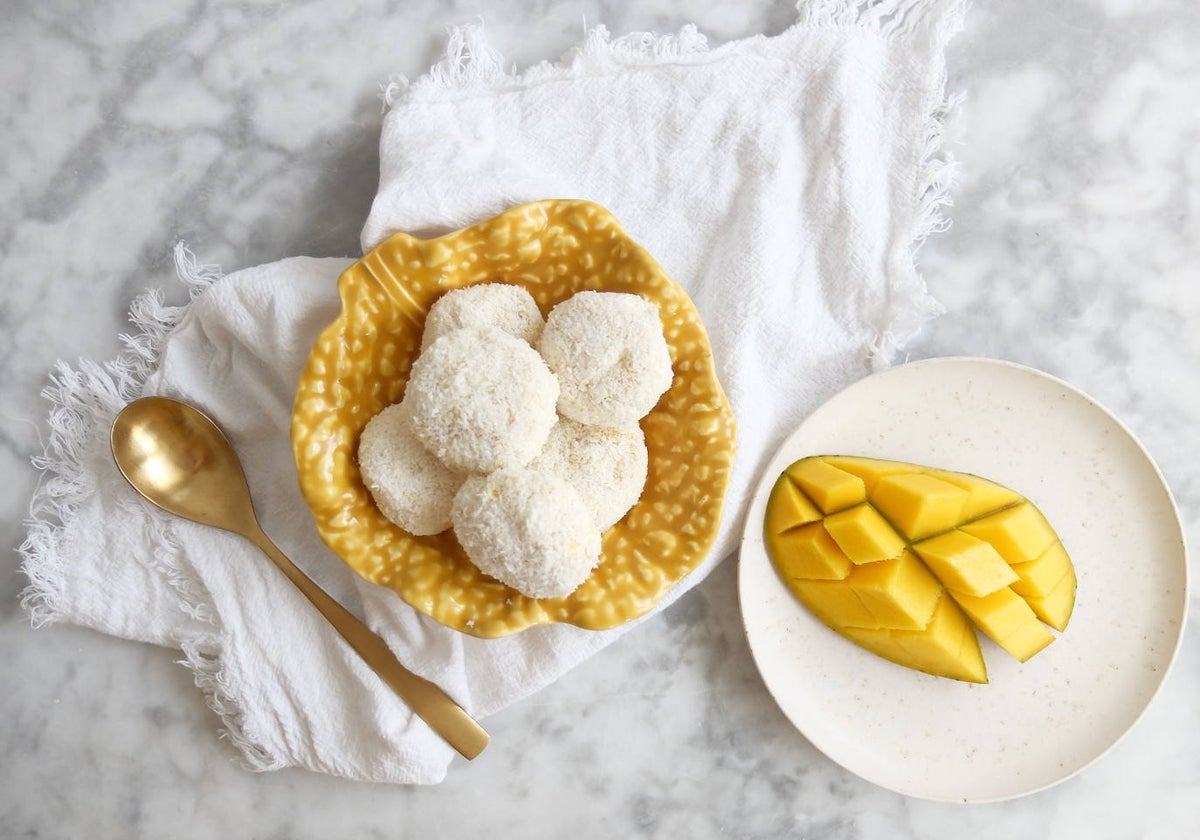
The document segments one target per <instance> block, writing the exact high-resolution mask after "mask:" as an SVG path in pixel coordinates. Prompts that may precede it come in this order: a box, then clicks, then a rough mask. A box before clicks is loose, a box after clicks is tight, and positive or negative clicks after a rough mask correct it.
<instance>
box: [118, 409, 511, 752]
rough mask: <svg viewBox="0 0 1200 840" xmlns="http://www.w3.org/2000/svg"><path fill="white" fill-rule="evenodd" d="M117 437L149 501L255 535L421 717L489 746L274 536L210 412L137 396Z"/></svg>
mask: <svg viewBox="0 0 1200 840" xmlns="http://www.w3.org/2000/svg"><path fill="white" fill-rule="evenodd" d="M110 440H111V445H112V453H113V459H114V460H115V461H116V462H117V469H119V470H120V471H121V475H123V476H125V480H126V481H128V482H129V483H130V485H132V486H133V489H134V490H136V491H137V492H138V493H140V494H141V495H142V496H143V497H144V498H145V499H146V500H147V501H149V502H150V503H152V504H154V505H157V506H158V507H160V508H162V509H163V510H165V511H167V512H168V513H173V514H175V515H176V516H181V517H183V518H184V519H190V520H192V521H193V522H199V523H200V524H202V525H211V526H212V527H214V528H222V529H224V530H226V531H232V532H233V533H235V534H240V535H241V536H243V537H245V538H246V539H248V540H250V541H251V542H253V543H254V544H255V545H257V546H258V547H259V548H260V549H262V550H263V552H264V553H265V554H266V555H267V556H268V557H270V558H271V560H272V561H274V563H275V565H276V566H277V567H278V568H279V570H280V571H281V572H283V573H284V575H286V576H287V578H288V579H289V580H290V581H291V582H292V583H293V584H295V585H296V587H297V588H298V589H299V590H300V591H301V592H302V593H304V595H305V597H307V598H308V600H309V601H310V602H311V603H312V604H313V606H314V607H316V608H317V609H318V610H319V611H320V612H321V614H322V615H323V616H324V617H325V618H326V619H327V620H328V621H329V623H330V624H332V625H333V627H334V629H335V630H337V631H338V633H340V634H341V636H342V638H343V639H345V640H346V642H347V643H348V644H349V645H350V647H352V648H353V649H354V650H355V652H357V653H358V655H359V656H361V657H362V658H363V660H364V661H365V662H366V663H367V664H368V665H370V666H371V668H372V670H374V671H375V673H376V674H377V675H378V676H379V678H380V679H382V680H383V681H384V683H386V684H387V685H388V686H389V687H390V688H391V689H392V690H393V691H394V692H395V693H396V694H397V695H398V696H399V697H400V699H401V700H403V701H404V702H405V703H406V704H408V706H409V708H411V709H412V710H413V712H414V713H415V714H416V715H417V716H418V717H420V718H421V719H422V720H424V721H425V722H426V723H428V724H429V726H430V727H431V728H432V729H433V730H434V731H435V732H437V733H438V734H439V735H440V736H442V738H444V739H445V740H446V742H447V743H449V744H450V746H452V747H454V749H456V750H458V752H459V753H460V754H461V755H463V756H464V757H466V758H468V759H471V758H474V757H475V756H477V755H479V753H480V752H482V751H483V748H484V747H485V746H487V743H488V734H487V732H485V731H484V730H483V728H482V727H481V726H480V725H479V724H478V723H476V722H475V721H474V720H473V719H472V718H471V717H470V715H468V714H467V713H466V712H465V711H464V710H463V709H462V708H461V707H460V706H459V705H458V704H457V703H455V702H454V700H452V699H451V698H450V697H449V696H448V695H446V693H445V692H443V691H442V690H441V689H440V688H438V687H437V686H436V685H434V684H433V683H431V682H429V681H428V680H426V679H424V678H423V677H419V676H417V675H416V674H414V673H412V672H411V671H409V670H408V669H407V668H405V667H404V666H403V665H401V664H400V662H399V660H397V659H396V657H395V655H394V654H393V653H392V652H391V650H390V649H389V648H388V646H387V644H386V643H385V642H384V641H383V639H381V638H380V637H379V636H377V635H375V633H373V632H371V630H370V628H368V627H367V626H366V625H365V624H363V623H362V622H361V621H359V620H358V618H357V617H356V616H355V615H354V614H353V613H351V612H350V611H349V610H347V609H346V608H345V607H343V606H342V605H341V604H339V603H338V602H337V601H335V600H334V599H333V598H332V597H331V596H330V595H329V593H327V592H326V591H325V590H323V589H321V587H319V586H317V584H316V583H314V582H313V580H312V579H311V578H309V577H308V575H306V574H304V572H303V571H301V570H300V568H299V567H298V566H296V564H294V563H293V562H292V561H291V560H289V559H288V558H287V556H285V555H284V553H283V552H282V551H280V550H279V548H278V547H277V546H276V545H275V544H274V543H273V542H271V540H270V538H269V537H267V535H266V533H264V532H263V529H262V526H260V525H259V524H258V519H257V517H256V516H255V515H254V504H253V501H252V500H251V497H250V488H249V485H247V483H246V474H245V472H244V471H243V469H242V464H241V461H240V460H239V459H238V456H237V453H236V452H235V451H234V449H233V446H232V445H231V444H230V442H229V440H228V439H227V438H226V437H225V435H224V434H222V432H221V430H220V429H219V428H218V427H217V424H216V423H214V422H213V421H212V420H210V419H209V418H208V417H207V416H206V415H205V414H204V413H203V412H201V411H200V410H198V409H196V408H194V407H192V406H190V405H188V404H187V403H182V402H179V401H178V400H172V399H169V398H167V397H146V398H144V399H140V400H136V401H134V402H132V403H130V404H129V405H127V406H126V407H125V408H124V409H122V410H121V412H120V413H119V414H118V415H117V417H116V419H115V420H114V421H113V426H112V435H111V439H110Z"/></svg>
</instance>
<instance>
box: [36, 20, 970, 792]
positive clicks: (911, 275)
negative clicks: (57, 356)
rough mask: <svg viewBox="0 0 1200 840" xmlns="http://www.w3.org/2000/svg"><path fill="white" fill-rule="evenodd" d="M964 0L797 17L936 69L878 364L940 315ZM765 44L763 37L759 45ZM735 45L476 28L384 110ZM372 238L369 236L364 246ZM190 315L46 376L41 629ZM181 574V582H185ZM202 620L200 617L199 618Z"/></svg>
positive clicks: (200, 646)
mask: <svg viewBox="0 0 1200 840" xmlns="http://www.w3.org/2000/svg"><path fill="white" fill-rule="evenodd" d="M966 5H967V4H966V0H883V2H875V3H870V2H867V0H813V2H808V3H805V2H800V3H798V4H797V8H798V11H799V13H800V14H799V18H798V21H797V23H796V24H794V27H793V28H795V27H800V28H804V27H858V26H868V27H874V28H876V29H877V31H878V32H879V33H880V34H881V35H882V36H883V37H885V38H893V37H916V36H917V35H918V34H921V35H924V36H926V37H928V39H929V42H930V52H931V58H932V59H933V60H934V61H937V62H939V63H938V65H937V73H935V74H934V78H933V81H932V82H931V84H930V87H929V90H928V91H926V97H927V101H926V108H925V109H924V113H925V115H926V126H925V146H924V149H923V152H922V157H921V165H920V167H919V172H920V181H919V183H918V184H916V185H915V190H916V194H917V195H918V196H919V212H918V213H917V214H916V217H915V219H914V222H913V224H912V227H911V230H910V231H909V232H908V237H907V245H908V248H907V249H906V251H907V254H908V255H909V257H910V260H909V262H910V264H909V265H906V266H901V267H900V270H899V271H897V272H892V273H891V274H892V277H893V278H894V279H893V283H892V286H891V288H890V293H891V295H892V297H893V299H894V300H893V302H892V304H891V305H890V306H889V311H890V317H889V319H888V321H887V322H886V323H883V324H880V325H879V330H878V333H877V336H876V339H875V341H874V343H873V347H872V364H873V366H875V367H877V368H880V367H885V366H887V364H889V363H890V360H891V359H892V358H893V356H894V355H895V353H897V352H898V351H899V350H900V349H902V348H903V346H904V345H905V344H906V343H907V342H908V341H909V340H911V339H912V338H913V337H914V336H915V335H916V333H917V332H918V331H919V330H920V329H921V327H922V326H923V325H924V323H925V322H926V321H928V320H930V319H932V318H933V317H936V316H937V315H938V314H940V312H941V311H942V308H941V307H940V305H939V304H937V303H936V301H934V300H933V299H932V298H931V297H930V296H929V295H928V293H927V291H926V288H925V284H924V281H923V280H922V279H921V277H920V274H919V273H918V272H917V270H916V266H915V254H916V252H917V250H918V249H919V247H920V245H921V244H922V243H923V242H924V240H925V239H926V238H927V237H928V236H929V235H930V234H932V233H936V232H940V231H943V230H945V229H946V228H948V227H949V221H948V220H947V219H946V218H945V217H944V215H943V208H945V207H946V206H949V205H950V204H951V199H950V194H949V193H950V189H951V187H952V185H953V181H954V178H955V174H956V172H957V164H956V162H955V161H954V160H953V157H952V156H951V155H950V154H948V153H947V152H946V151H945V150H944V149H943V148H942V134H943V127H944V124H945V122H946V121H947V120H948V119H949V118H950V117H951V115H952V114H953V112H954V111H955V110H956V109H957V108H958V107H959V105H960V104H961V97H959V96H950V97H947V96H946V95H945V93H944V91H945V81H946V73H945V64H944V61H942V58H941V53H942V50H943V49H944V47H945V45H946V43H947V42H948V40H949V39H950V37H952V36H953V35H954V34H955V33H956V32H958V31H959V30H960V29H961V25H962V18H963V15H964V13H965V8H966ZM766 37H768V36H755V38H754V39H747V40H756V39H761V38H766ZM728 46H729V45H724V46H722V47H717V48H715V49H712V50H709V48H708V45H707V40H706V39H705V37H704V36H703V35H702V34H700V33H699V32H698V31H697V29H696V27H695V26H694V25H690V24H689V25H686V26H684V27H683V28H682V29H681V30H680V32H679V33H678V34H676V35H661V36H660V35H654V34H652V33H631V34H629V35H625V36H621V37H619V38H616V39H610V37H609V34H608V31H607V30H606V29H605V28H604V27H603V26H597V27H594V28H592V29H590V30H589V31H588V33H587V36H586V39H585V40H584V42H583V43H581V44H580V45H579V46H577V47H575V48H574V50H572V51H571V52H569V53H568V55H567V56H566V57H564V59H563V60H561V61H559V62H554V63H552V62H542V63H541V64H538V65H536V66H534V67H531V68H528V69H527V70H526V71H524V72H523V73H517V72H515V71H513V72H508V71H506V70H505V69H504V64H503V61H502V60H501V58H500V56H499V54H498V53H496V52H495V50H493V49H492V48H491V46H490V45H489V44H488V43H487V40H486V38H485V37H484V34H483V28H482V26H481V25H480V24H468V25H464V26H458V27H452V28H450V29H449V30H448V33H447V44H446V50H445V54H444V56H443V58H442V59H441V60H440V61H439V62H438V63H437V64H435V65H434V66H433V67H432V68H431V69H430V71H429V73H428V74H427V75H425V76H423V77H421V78H420V79H418V80H417V81H415V82H412V83H409V82H408V81H407V80H404V79H402V78H397V79H393V80H392V81H391V82H390V83H389V84H388V85H387V86H386V88H385V89H384V91H383V97H384V101H385V103H386V104H387V105H389V106H390V105H392V104H393V103H395V102H397V101H399V100H400V99H401V98H403V97H409V96H426V95H431V94H436V95H445V94H447V93H451V92H452V93H454V94H455V95H464V94H471V93H478V94H486V93H489V92H494V91H496V90H500V89H503V88H505V87H511V86H515V85H522V84H529V83H532V82H535V81H540V80H550V79H553V78H572V77H575V76H577V75H578V74H581V73H587V74H595V73H597V72H602V71H604V70H605V69H607V71H608V72H612V71H614V70H617V69H619V68H620V67H623V66H627V65H646V64H655V63H682V62H687V61H700V60H708V59H711V58H713V57H717V56H719V54H720V52H721V51H722V50H724V49H725V48H726V47H728ZM365 236H366V232H365V231H364V238H365ZM174 256H175V267H176V272H177V274H178V276H179V279H180V280H181V281H182V282H183V283H184V284H185V286H187V287H188V289H189V292H190V296H191V299H195V298H196V297H197V296H198V295H200V294H202V293H203V292H204V291H205V290H206V289H207V288H209V287H210V286H211V285H212V284H213V283H216V282H218V281H220V280H221V278H222V273H221V270H220V268H219V267H217V266H213V265H204V264H199V263H198V262H197V260H196V258H195V256H194V255H193V254H192V252H191V251H189V250H188V248H187V246H186V244H185V243H182V242H180V243H178V244H177V245H176V247H175V252H174ZM187 310H188V307H187V306H186V305H185V306H167V305H165V303H164V300H163V295H162V293H161V291H160V290H158V289H149V290H147V291H145V292H143V293H142V294H141V295H139V296H138V297H137V298H135V300H134V301H133V302H132V304H131V306H130V316H129V317H130V321H131V323H132V324H133V326H134V328H135V332H132V333H129V334H124V335H122V336H121V340H122V342H123V343H124V345H125V350H124V352H123V353H121V354H120V355H119V356H118V357H117V358H115V359H113V360H111V361H109V362H106V363H103V364H99V363H96V362H94V361H90V360H81V361H79V362H78V364H77V365H76V366H74V367H73V366H71V365H70V364H68V363H67V362H65V361H61V360H60V361H59V362H58V363H57V364H56V365H55V366H54V368H53V369H52V371H51V372H50V375H49V379H50V381H49V384H48V385H47V386H46V387H45V388H44V389H43V391H42V396H43V397H44V398H45V399H47V400H48V401H49V402H50V404H51V408H50V412H49V416H48V420H47V423H48V426H49V436H48V440H47V441H46V443H45V445H44V449H43V452H42V453H41V454H38V455H35V456H34V457H33V458H32V459H31V462H32V465H33V466H34V468H35V469H36V470H38V472H39V473H41V480H40V481H39V483H38V485H37V487H36V489H35V491H34V494H33V497H32V499H31V502H30V510H29V516H28V518H27V520H26V526H27V536H26V539H25V540H24V542H23V543H22V545H21V546H20V547H19V549H18V554H19V555H20V557H21V571H22V573H23V574H25V576H26V577H27V578H28V579H29V584H28V586H27V587H26V588H25V589H24V590H23V591H22V593H21V595H20V601H21V605H22V607H23V608H24V609H25V611H26V612H27V614H28V615H29V617H30V621H31V624H32V625H33V626H34V627H41V626H43V625H47V624H51V623H55V622H57V621H60V620H63V619H64V618H65V616H64V615H63V613H62V610H61V608H60V606H59V599H60V596H61V591H62V582H63V580H64V579H65V575H66V574H67V570H66V569H65V568H64V564H63V559H62V557H61V555H60V553H59V550H58V546H57V541H58V539H59V538H60V535H61V532H62V530H63V523H65V522H67V521H69V520H70V519H71V518H72V515H73V511H74V510H75V509H76V507H77V506H78V504H79V503H80V501H81V500H82V499H83V498H84V497H86V495H87V493H88V492H89V486H88V483H87V480H86V476H85V470H84V469H83V466H82V464H81V463H80V458H79V455H80V447H81V445H82V443H83V441H84V440H86V438H87V436H88V433H89V430H92V429H94V427H95V426H96V424H97V423H100V422H107V421H108V420H109V419H111V417H112V416H113V414H115V412H116V411H117V410H119V408H120V407H121V406H123V405H124V404H126V403H127V402H129V401H131V400H133V399H136V398H137V397H139V396H141V390H142V388H143V386H144V384H145V382H146V381H147V379H148V378H149V377H151V376H152V374H153V373H154V372H155V371H156V370H157V368H158V365H159V362H160V355H161V350H162V347H163V344H164V343H165V341H166V339H167V338H168V336H170V334H171V333H172V331H173V330H174V329H175V328H176V326H177V325H178V324H179V323H180V321H181V319H182V318H183V317H184V316H185V315H186V313H187ZM163 571H164V573H165V574H166V575H167V577H168V579H169V582H170V583H171V585H172V586H173V587H174V588H175V589H176V590H178V591H179V593H180V598H181V602H182V603H183V604H184V605H189V604H190V605H194V606H195V605H197V604H198V607H197V608H198V609H199V610H200V611H201V612H203V603H201V602H202V601H203V599H202V598H201V599H197V598H196V597H195V593H194V592H191V590H190V587H191V582H190V581H189V580H187V579H183V578H179V576H178V575H175V576H172V571H171V569H170V568H169V567H167V568H164V570H163ZM177 578H178V579H177ZM197 617H200V618H206V617H205V616H203V615H200V616H197ZM176 643H177V644H178V646H180V647H181V648H182V649H183V654H184V659H182V660H180V662H181V664H184V665H186V666H187V667H189V668H190V669H191V670H192V671H193V675H194V678H195V682H196V684H197V686H198V687H200V688H201V689H202V691H203V692H204V694H205V695H206V699H207V701H208V704H209V706H210V708H212V709H213V711H214V712H216V713H217V714H218V716H219V717H220V719H221V721H222V725H223V731H222V736H223V737H227V738H228V739H229V740H230V741H231V743H232V744H233V745H234V746H235V747H236V748H237V749H238V751H239V752H240V753H241V759H242V760H241V762H240V763H241V764H242V765H243V766H244V767H246V768H247V769H251V770H259V771H262V770H270V769H276V768H279V767H282V766H284V764H285V762H284V761H282V760H281V759H280V758H279V757H275V756H271V755H269V754H267V753H266V752H265V751H264V750H263V749H262V747H261V746H259V745H258V744H256V743H255V740H254V738H253V737H252V736H251V735H248V734H247V733H245V732H244V731H243V728H242V717H243V716H242V714H241V710H240V709H239V708H238V703H237V702H236V701H235V700H234V699H233V697H232V696H231V694H230V693H229V692H227V691H226V690H225V687H224V678H223V675H222V673H221V669H220V653H219V651H214V650H211V649H210V648H209V645H207V644H205V643H204V640H203V639H192V640H182V639H180V640H176Z"/></svg>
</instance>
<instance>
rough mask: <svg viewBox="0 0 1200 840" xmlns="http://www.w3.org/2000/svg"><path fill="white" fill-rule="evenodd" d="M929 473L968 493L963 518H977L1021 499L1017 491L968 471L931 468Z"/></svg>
mask: <svg viewBox="0 0 1200 840" xmlns="http://www.w3.org/2000/svg"><path fill="white" fill-rule="evenodd" d="M931 475H934V476H936V477H937V478H940V479H941V480H942V481H945V482H946V483H948V484H953V485H954V486H955V487H961V488H962V489H963V490H966V491H967V493H968V496H967V503H966V504H965V505H963V511H962V518H963V519H977V518H978V517H980V516H984V515H986V514H989V513H993V512H995V511H997V510H1000V509H1001V508H1005V507H1008V506H1009V505H1014V504H1016V503H1017V502H1020V501H1023V500H1022V498H1021V495H1020V494H1019V493H1014V492H1013V491H1012V490H1009V489H1008V488H1007V487H1005V486H1003V485H1001V484H997V483H996V482H994V481H988V480H987V479H986V478H980V477H979V476H977V475H971V474H969V473H955V472H949V471H947V470H933V471H931Z"/></svg>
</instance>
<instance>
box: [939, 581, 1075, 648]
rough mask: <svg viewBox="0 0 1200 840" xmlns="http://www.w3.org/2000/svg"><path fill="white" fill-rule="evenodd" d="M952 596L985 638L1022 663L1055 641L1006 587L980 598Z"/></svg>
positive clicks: (958, 593)
mask: <svg viewBox="0 0 1200 840" xmlns="http://www.w3.org/2000/svg"><path fill="white" fill-rule="evenodd" d="M951 594H952V595H953V596H954V600H955V601H958V605H959V606H960V607H962V608H963V611H964V612H966V614H967V615H968V616H970V618H971V621H973V622H975V626H976V627H978V628H979V629H980V630H982V631H983V633H984V635H986V636H987V637H988V638H990V639H991V640H992V641H993V642H995V643H996V644H998V645H1000V647H1002V648H1004V650H1005V651H1007V652H1008V653H1009V654H1010V655H1012V656H1013V657H1015V658H1016V659H1017V660H1019V661H1021V662H1024V661H1025V660H1027V659H1028V658H1029V657H1031V656H1033V655H1034V654H1035V653H1037V652H1038V651H1040V650H1041V649H1042V648H1044V647H1046V645H1048V644H1050V643H1051V642H1053V641H1054V636H1053V634H1051V632H1050V631H1049V630H1047V629H1046V627H1045V625H1043V624H1042V623H1041V622H1040V621H1038V618H1037V616H1036V615H1035V614H1034V612H1033V610H1032V609H1031V608H1030V606H1029V604H1027V603H1025V601H1024V599H1023V598H1021V596H1020V595H1018V594H1017V593H1015V592H1013V591H1012V590H1011V589H1009V588H1008V587H1007V586H1006V587H1004V588H1003V589H998V590H996V591H995V592H993V593H992V594H991V595H985V596H984V597H982V598H976V597H973V596H971V595H964V594H963V593H961V592H954V591H953V590H951Z"/></svg>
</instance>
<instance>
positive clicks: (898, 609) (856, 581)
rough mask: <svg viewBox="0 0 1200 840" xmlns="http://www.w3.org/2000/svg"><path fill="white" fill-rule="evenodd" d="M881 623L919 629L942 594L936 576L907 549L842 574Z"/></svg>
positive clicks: (926, 620)
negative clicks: (895, 557) (845, 574)
mask: <svg viewBox="0 0 1200 840" xmlns="http://www.w3.org/2000/svg"><path fill="white" fill-rule="evenodd" d="M846 580H847V581H848V582H849V584H850V587H851V588H852V589H853V590H854V591H855V593H857V594H858V597H859V598H860V599H861V600H862V602H863V604H864V605H865V606H866V608H867V609H868V610H870V612H871V614H872V615H873V616H874V617H875V620H876V621H878V622H879V623H880V625H882V626H883V627H893V628H898V629H901V630H921V629H922V628H924V627H925V626H926V625H927V624H928V623H929V619H930V617H931V616H932V615H933V610H934V607H936V606H937V602H938V599H939V598H941V595H942V587H941V586H940V585H938V582H937V579H936V578H935V577H934V576H933V575H932V574H931V573H930V571H929V570H928V569H927V568H925V566H924V565H923V564H922V563H921V561H919V560H918V559H917V558H916V557H914V556H913V555H912V554H911V553H909V552H907V551H905V552H903V553H902V554H901V555H900V557H898V558H897V559H895V560H882V561H880V562H878V563H868V564H866V565H862V566H855V567H854V568H853V569H851V570H850V575H849V576H848V577H847V578H846Z"/></svg>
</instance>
